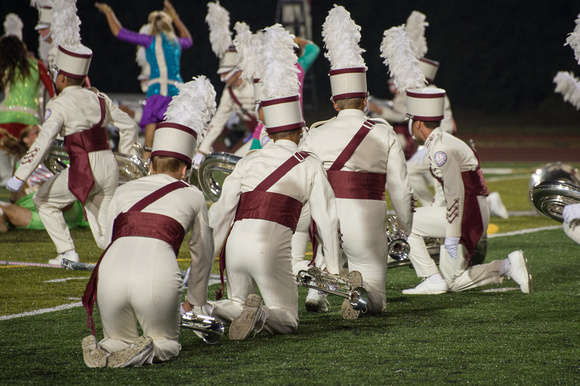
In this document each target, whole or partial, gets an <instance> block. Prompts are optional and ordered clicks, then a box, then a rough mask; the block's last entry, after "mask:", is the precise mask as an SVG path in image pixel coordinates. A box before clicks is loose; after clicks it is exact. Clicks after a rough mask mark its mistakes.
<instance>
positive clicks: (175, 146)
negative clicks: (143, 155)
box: [151, 76, 216, 165]
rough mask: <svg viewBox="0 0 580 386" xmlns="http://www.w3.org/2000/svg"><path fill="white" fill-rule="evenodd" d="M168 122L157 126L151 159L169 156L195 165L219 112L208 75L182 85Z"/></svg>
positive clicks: (168, 115) (172, 104)
mask: <svg viewBox="0 0 580 386" xmlns="http://www.w3.org/2000/svg"><path fill="white" fill-rule="evenodd" d="M177 87H178V88H179V93H178V94H177V95H175V96H174V97H173V99H172V100H171V102H169V106H168V107H167V111H166V112H165V120H164V121H163V122H161V123H159V124H157V126H156V128H155V135H154V136H153V146H152V150H151V157H156V156H168V157H174V158H177V159H180V160H182V161H183V162H185V163H186V164H187V165H191V161H192V157H193V155H194V154H195V153H196V151H197V146H198V144H199V143H200V142H201V141H202V139H203V136H204V134H205V132H206V131H207V125H208V123H209V121H210V120H211V117H212V116H213V114H215V111H216V102H215V97H216V93H215V89H214V87H213V86H212V84H211V82H210V81H209V80H208V79H207V78H206V77H205V76H199V77H197V78H193V80H192V81H189V82H187V83H183V84H181V83H180V84H179V85H178V86H177Z"/></svg>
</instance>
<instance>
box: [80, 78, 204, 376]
mask: <svg viewBox="0 0 580 386" xmlns="http://www.w3.org/2000/svg"><path fill="white" fill-rule="evenodd" d="M188 94H189V95H188ZM191 106H194V107H195V108H192V107H191ZM214 111H215V91H214V89H213V86H212V85H211V84H210V83H209V81H208V80H207V79H206V78H203V77H200V78H198V79H196V80H194V81H192V82H189V83H186V84H184V85H180V93H179V95H178V96H176V97H174V98H173V100H172V102H171V103H170V104H169V108H168V110H167V113H166V121H165V122H162V123H160V124H158V125H157V128H156V130H155V135H154V140H153V148H152V154H151V156H152V167H151V172H152V175H150V176H147V177H143V178H141V179H138V180H134V181H131V182H128V183H127V184H125V185H123V186H121V187H119V188H118V189H117V191H116V193H115V196H114V198H113V201H112V203H111V207H110V209H109V221H108V223H107V239H108V240H110V241H111V243H110V244H109V246H108V247H107V249H106V250H105V253H104V254H103V255H102V256H101V258H100V259H99V261H98V263H97V266H96V267H95V269H94V271H93V275H92V276H91V280H90V281H89V284H88V285H87V289H86V291H85V294H84V296H83V305H84V306H85V308H86V309H87V316H88V317H91V315H92V309H93V305H94V302H95V300H96V301H97V302H98V307H99V312H100V316H101V321H102V324H103V333H104V337H105V338H104V339H103V340H101V341H100V342H99V343H97V341H96V338H95V336H94V324H93V325H92V329H93V335H89V336H87V337H85V338H84V339H83V341H82V346H83V356H84V360H85V363H86V364H87V366H89V367H105V366H107V367H127V366H140V365H143V364H150V363H153V362H160V361H165V360H168V359H171V358H173V357H175V356H177V355H178V354H179V351H180V350H181V345H180V344H179V342H178V337H179V322H180V299H181V285H182V282H181V277H180V272H179V266H178V264H177V261H176V257H177V253H178V251H179V247H180V245H181V243H182V241H183V238H184V236H185V234H186V233H187V232H188V231H190V230H191V238H190V239H189V250H190V254H191V264H190V268H191V269H190V271H191V273H190V276H189V281H188V289H187V298H186V301H185V302H184V304H183V308H184V309H185V310H186V311H189V310H191V309H192V308H193V307H194V306H197V307H205V310H204V311H206V310H207V304H206V301H207V287H208V281H209V275H210V271H211V265H212V261H213V256H214V255H213V252H214V249H213V243H212V235H211V229H210V228H209V225H208V218H207V206H206V203H205V198H204V196H203V194H202V193H201V192H200V191H199V190H198V189H197V188H196V187H194V186H190V185H189V184H187V183H185V182H184V181H182V180H183V179H184V178H185V176H186V171H187V170H188V169H189V168H190V167H191V163H192V161H191V157H192V155H193V154H195V150H196V147H197V143H198V142H199V141H200V140H201V136H202V135H201V134H202V132H203V131H204V130H205V127H206V124H207V122H208V121H209V118H210V117H211V114H213V112H214ZM97 280H98V288H97ZM205 313H209V312H205ZM89 321H92V319H89ZM137 323H139V325H140V326H141V329H142V330H143V335H142V336H139V332H138V329H137Z"/></svg>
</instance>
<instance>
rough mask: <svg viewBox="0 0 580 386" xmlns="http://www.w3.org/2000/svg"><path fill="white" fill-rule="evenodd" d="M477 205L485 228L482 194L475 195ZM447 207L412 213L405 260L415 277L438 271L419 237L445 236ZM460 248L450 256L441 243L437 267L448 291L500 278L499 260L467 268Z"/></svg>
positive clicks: (487, 223) (484, 203) (462, 248)
mask: <svg viewBox="0 0 580 386" xmlns="http://www.w3.org/2000/svg"><path fill="white" fill-rule="evenodd" d="M478 201H479V207H480V210H481V214H482V220H483V226H484V228H483V229H485V230H487V226H488V225H489V210H488V207H487V202H486V200H485V197H483V196H479V197H478ZM446 214H447V209H446V208H445V207H433V206H429V207H423V208H417V210H416V212H415V214H414V216H413V229H412V231H411V234H410V235H409V238H408V239H407V241H408V242H409V246H410V247H411V252H410V253H409V259H410V260H411V263H412V264H413V267H414V268H415V272H416V273H417V276H419V277H429V276H431V275H434V274H436V273H438V272H439V270H438V269H437V265H436V264H435V262H434V261H433V259H432V258H431V256H430V255H429V252H427V248H426V246H425V242H424V240H423V237H437V238H444V237H445V229H446V226H447V219H446ZM463 254H464V247H463V246H462V245H461V244H459V248H458V250H457V258H456V259H453V258H452V257H451V256H450V255H449V253H448V252H447V250H446V249H445V247H443V246H441V250H440V257H439V268H440V269H441V276H442V277H443V278H444V279H445V281H446V282H447V287H448V289H449V291H452V292H457V291H464V290H467V289H470V288H475V287H480V286H482V285H487V284H497V283H501V282H502V281H503V277H502V276H500V274H499V271H500V268H501V264H502V262H501V260H495V261H492V262H491V263H488V264H480V265H474V266H472V267H468V264H467V261H466V260H465V259H464V258H463V257H462V256H463Z"/></svg>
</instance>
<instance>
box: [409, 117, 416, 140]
mask: <svg viewBox="0 0 580 386" xmlns="http://www.w3.org/2000/svg"><path fill="white" fill-rule="evenodd" d="M413 122H414V121H413V117H409V135H410V136H411V138H413V139H415V136H414V135H413Z"/></svg>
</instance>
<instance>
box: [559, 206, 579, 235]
mask: <svg viewBox="0 0 580 386" xmlns="http://www.w3.org/2000/svg"><path fill="white" fill-rule="evenodd" d="M562 216H563V218H564V223H563V224H562V227H563V229H564V233H565V234H566V236H568V237H569V238H570V239H572V240H574V241H575V242H577V243H578V244H580V204H572V205H567V206H565V207H564V211H563V212H562Z"/></svg>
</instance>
